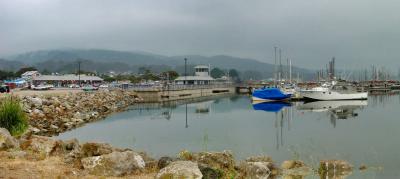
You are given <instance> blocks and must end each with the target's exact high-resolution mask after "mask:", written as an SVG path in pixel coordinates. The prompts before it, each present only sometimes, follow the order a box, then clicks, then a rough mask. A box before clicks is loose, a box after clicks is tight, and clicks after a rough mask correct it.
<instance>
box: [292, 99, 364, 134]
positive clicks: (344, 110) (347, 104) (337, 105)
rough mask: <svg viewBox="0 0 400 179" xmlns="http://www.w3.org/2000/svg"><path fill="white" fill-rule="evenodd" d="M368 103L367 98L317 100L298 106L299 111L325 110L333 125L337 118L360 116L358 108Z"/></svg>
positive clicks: (334, 125)
mask: <svg viewBox="0 0 400 179" xmlns="http://www.w3.org/2000/svg"><path fill="white" fill-rule="evenodd" d="M367 105H368V101H367V100H348V101H315V102H310V103H303V104H302V105H299V106H297V110H299V111H310V112H325V113H327V114H328V116H329V119H330V122H331V123H332V125H333V127H336V120H337V119H350V118H355V117H357V116H358V113H357V112H356V110H357V109H362V108H363V107H364V106H367Z"/></svg>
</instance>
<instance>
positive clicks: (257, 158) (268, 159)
mask: <svg viewBox="0 0 400 179" xmlns="http://www.w3.org/2000/svg"><path fill="white" fill-rule="evenodd" d="M246 162H270V163H273V161H272V158H271V157H270V156H266V155H260V156H253V157H249V158H247V159H246Z"/></svg>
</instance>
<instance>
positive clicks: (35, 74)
mask: <svg viewBox="0 0 400 179" xmlns="http://www.w3.org/2000/svg"><path fill="white" fill-rule="evenodd" d="M38 76H40V73H39V72H38V71H27V72H25V73H23V74H22V75H21V78H22V79H24V80H26V81H30V80H32V78H33V77H38Z"/></svg>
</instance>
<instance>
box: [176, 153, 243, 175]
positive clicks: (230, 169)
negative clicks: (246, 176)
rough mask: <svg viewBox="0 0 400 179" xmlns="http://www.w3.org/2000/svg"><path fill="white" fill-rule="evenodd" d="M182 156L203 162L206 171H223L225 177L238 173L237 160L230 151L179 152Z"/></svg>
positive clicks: (185, 158) (184, 158)
mask: <svg viewBox="0 0 400 179" xmlns="http://www.w3.org/2000/svg"><path fill="white" fill-rule="evenodd" d="M179 156H180V158H181V159H183V160H191V161H195V162H197V163H199V164H202V166H206V167H203V168H204V169H206V170H204V171H207V172H209V171H211V170H210V169H212V170H215V171H220V172H222V173H223V175H224V176H223V177H225V178H230V177H232V176H235V175H236V170H235V160H234V158H233V155H232V153H231V152H230V151H223V152H199V153H190V152H188V151H182V152H180V154H179Z"/></svg>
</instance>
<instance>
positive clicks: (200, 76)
mask: <svg viewBox="0 0 400 179" xmlns="http://www.w3.org/2000/svg"><path fill="white" fill-rule="evenodd" d="M194 69H195V74H194V76H180V77H178V78H177V79H175V84H178V85H183V84H186V85H208V84H212V83H213V81H214V80H215V79H214V78H212V77H211V76H210V67H209V66H206V65H197V66H195V67H194Z"/></svg>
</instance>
